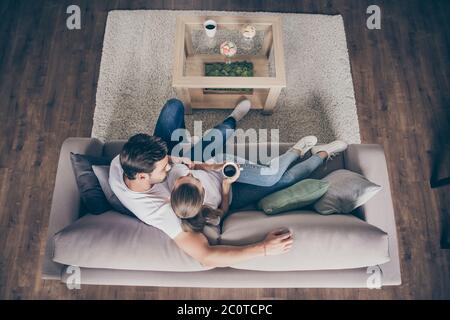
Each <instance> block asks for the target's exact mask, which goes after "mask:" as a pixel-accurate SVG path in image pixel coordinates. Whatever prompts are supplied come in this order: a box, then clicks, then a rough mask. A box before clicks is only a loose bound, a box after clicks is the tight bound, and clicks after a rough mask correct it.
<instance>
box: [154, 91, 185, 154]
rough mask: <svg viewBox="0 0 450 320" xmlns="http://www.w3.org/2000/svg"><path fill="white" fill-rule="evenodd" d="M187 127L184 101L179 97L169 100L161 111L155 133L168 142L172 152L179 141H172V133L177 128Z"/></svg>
mask: <svg viewBox="0 0 450 320" xmlns="http://www.w3.org/2000/svg"><path fill="white" fill-rule="evenodd" d="M185 128H186V127H185V123H184V105H183V103H182V102H181V101H180V100H178V99H170V100H167V102H166V104H165V105H164V106H163V108H162V109H161V112H160V113H159V117H158V121H157V122H156V126H155V132H154V133H153V135H154V136H157V137H160V138H161V139H163V140H164V141H165V142H166V144H167V148H168V149H169V154H170V152H171V151H172V149H173V147H174V146H175V145H177V144H178V142H179V141H172V139H171V137H172V133H173V132H174V131H175V130H177V129H185Z"/></svg>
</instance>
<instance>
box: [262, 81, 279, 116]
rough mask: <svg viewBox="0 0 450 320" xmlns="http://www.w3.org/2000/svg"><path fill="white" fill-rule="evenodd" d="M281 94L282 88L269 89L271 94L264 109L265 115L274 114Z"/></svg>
mask: <svg viewBox="0 0 450 320" xmlns="http://www.w3.org/2000/svg"><path fill="white" fill-rule="evenodd" d="M280 93H281V87H276V88H270V89H269V94H268V95H267V99H266V103H265V104H264V108H263V110H262V113H263V114H264V115H271V114H272V113H273V109H274V108H275V105H276V103H277V100H278V97H279V95H280Z"/></svg>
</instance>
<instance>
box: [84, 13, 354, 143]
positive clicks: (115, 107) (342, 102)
mask: <svg viewBox="0 0 450 320" xmlns="http://www.w3.org/2000/svg"><path fill="white" fill-rule="evenodd" d="M236 14H237V15H253V14H256V15H273V14H275V15H280V16H282V18H283V36H284V39H283V42H284V52H285V63H286V79H287V87H286V88H285V89H283V91H282V93H281V96H280V98H279V100H278V102H277V106H276V109H275V111H274V113H273V115H271V116H264V115H262V114H260V112H259V111H257V110H252V111H251V112H250V113H249V114H248V115H247V116H246V117H245V118H244V119H243V120H242V121H241V122H240V123H239V127H240V128H242V129H248V128H255V129H263V128H267V129H271V128H275V129H279V136H280V141H281V142H295V141H297V140H298V139H299V138H300V137H302V136H304V135H310V134H314V135H316V136H317V137H318V138H319V141H320V142H329V141H331V140H333V139H336V138H337V139H343V140H345V141H347V142H349V143H360V134H359V125H358V117H357V113H356V104H355V95H354V90H353V82H352V75H351V70H350V62H349V57H348V51H347V42H346V37H345V30H344V23H343V20H342V17H341V16H340V15H337V16H327V15H316V14H290V13H287V14H285V13H283V14H281V13H260V12H257V13H250V12H221V11H160V10H142V11H141V10H139V11H111V12H110V13H109V15H108V20H107V24H106V30H105V37H104V42H103V53H102V60H101V66H100V75H99V80H98V87H97V96H96V107H95V114H94V124H93V128H92V137H96V138H99V139H101V140H113V139H127V138H128V137H130V136H131V135H133V134H135V133H138V132H145V133H150V134H151V133H152V132H153V129H154V126H155V123H156V120H157V118H158V114H159V111H160V110H161V107H162V105H163V104H164V102H165V101H166V100H167V99H170V98H173V97H176V94H175V91H174V90H173V89H172V86H171V82H172V61H173V56H174V53H173V50H174V34H175V19H176V17H177V16H178V15H236ZM229 112H230V111H227V110H194V113H193V114H192V115H187V116H186V126H187V128H188V129H189V130H192V129H193V122H194V121H198V120H202V121H203V129H204V130H206V129H208V128H209V127H212V126H214V125H215V124H216V123H218V122H219V121H221V120H222V119H224V118H225V117H226V116H227V115H228V114H229ZM191 132H192V131H191Z"/></svg>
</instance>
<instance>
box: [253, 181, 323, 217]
mask: <svg viewBox="0 0 450 320" xmlns="http://www.w3.org/2000/svg"><path fill="white" fill-rule="evenodd" d="M328 186H329V183H328V182H326V181H322V180H315V179H305V180H302V181H300V182H298V183H296V184H294V185H292V186H290V187H289V188H286V189H283V190H280V191H278V192H275V193H272V194H270V195H268V196H267V197H265V198H263V199H261V200H260V201H259V202H258V207H259V209H261V210H263V211H264V212H265V213H266V214H277V213H280V212H285V211H290V210H295V209H300V208H303V207H306V206H307V205H310V204H311V203H313V202H315V201H316V200H318V199H319V198H321V197H322V196H323V195H324V194H325V193H326V192H327V190H328Z"/></svg>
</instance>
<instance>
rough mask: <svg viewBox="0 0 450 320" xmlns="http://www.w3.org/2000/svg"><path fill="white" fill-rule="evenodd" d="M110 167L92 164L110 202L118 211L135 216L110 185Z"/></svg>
mask: <svg viewBox="0 0 450 320" xmlns="http://www.w3.org/2000/svg"><path fill="white" fill-rule="evenodd" d="M109 168H110V166H109V165H108V166H95V165H94V166H92V170H94V173H95V175H96V176H97V179H98V181H99V182H100V186H101V187H102V190H103V193H104V194H105V196H106V199H107V200H108V202H109V204H110V205H111V206H112V207H113V208H114V210H116V211H117V212H120V213H123V214H126V215H128V216H132V217H134V214H133V213H132V212H131V211H130V210H128V209H127V208H126V207H125V206H124V205H123V204H122V202H120V200H119V198H117V196H116V195H115V194H114V192H113V191H112V189H111V186H110V185H109Z"/></svg>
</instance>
